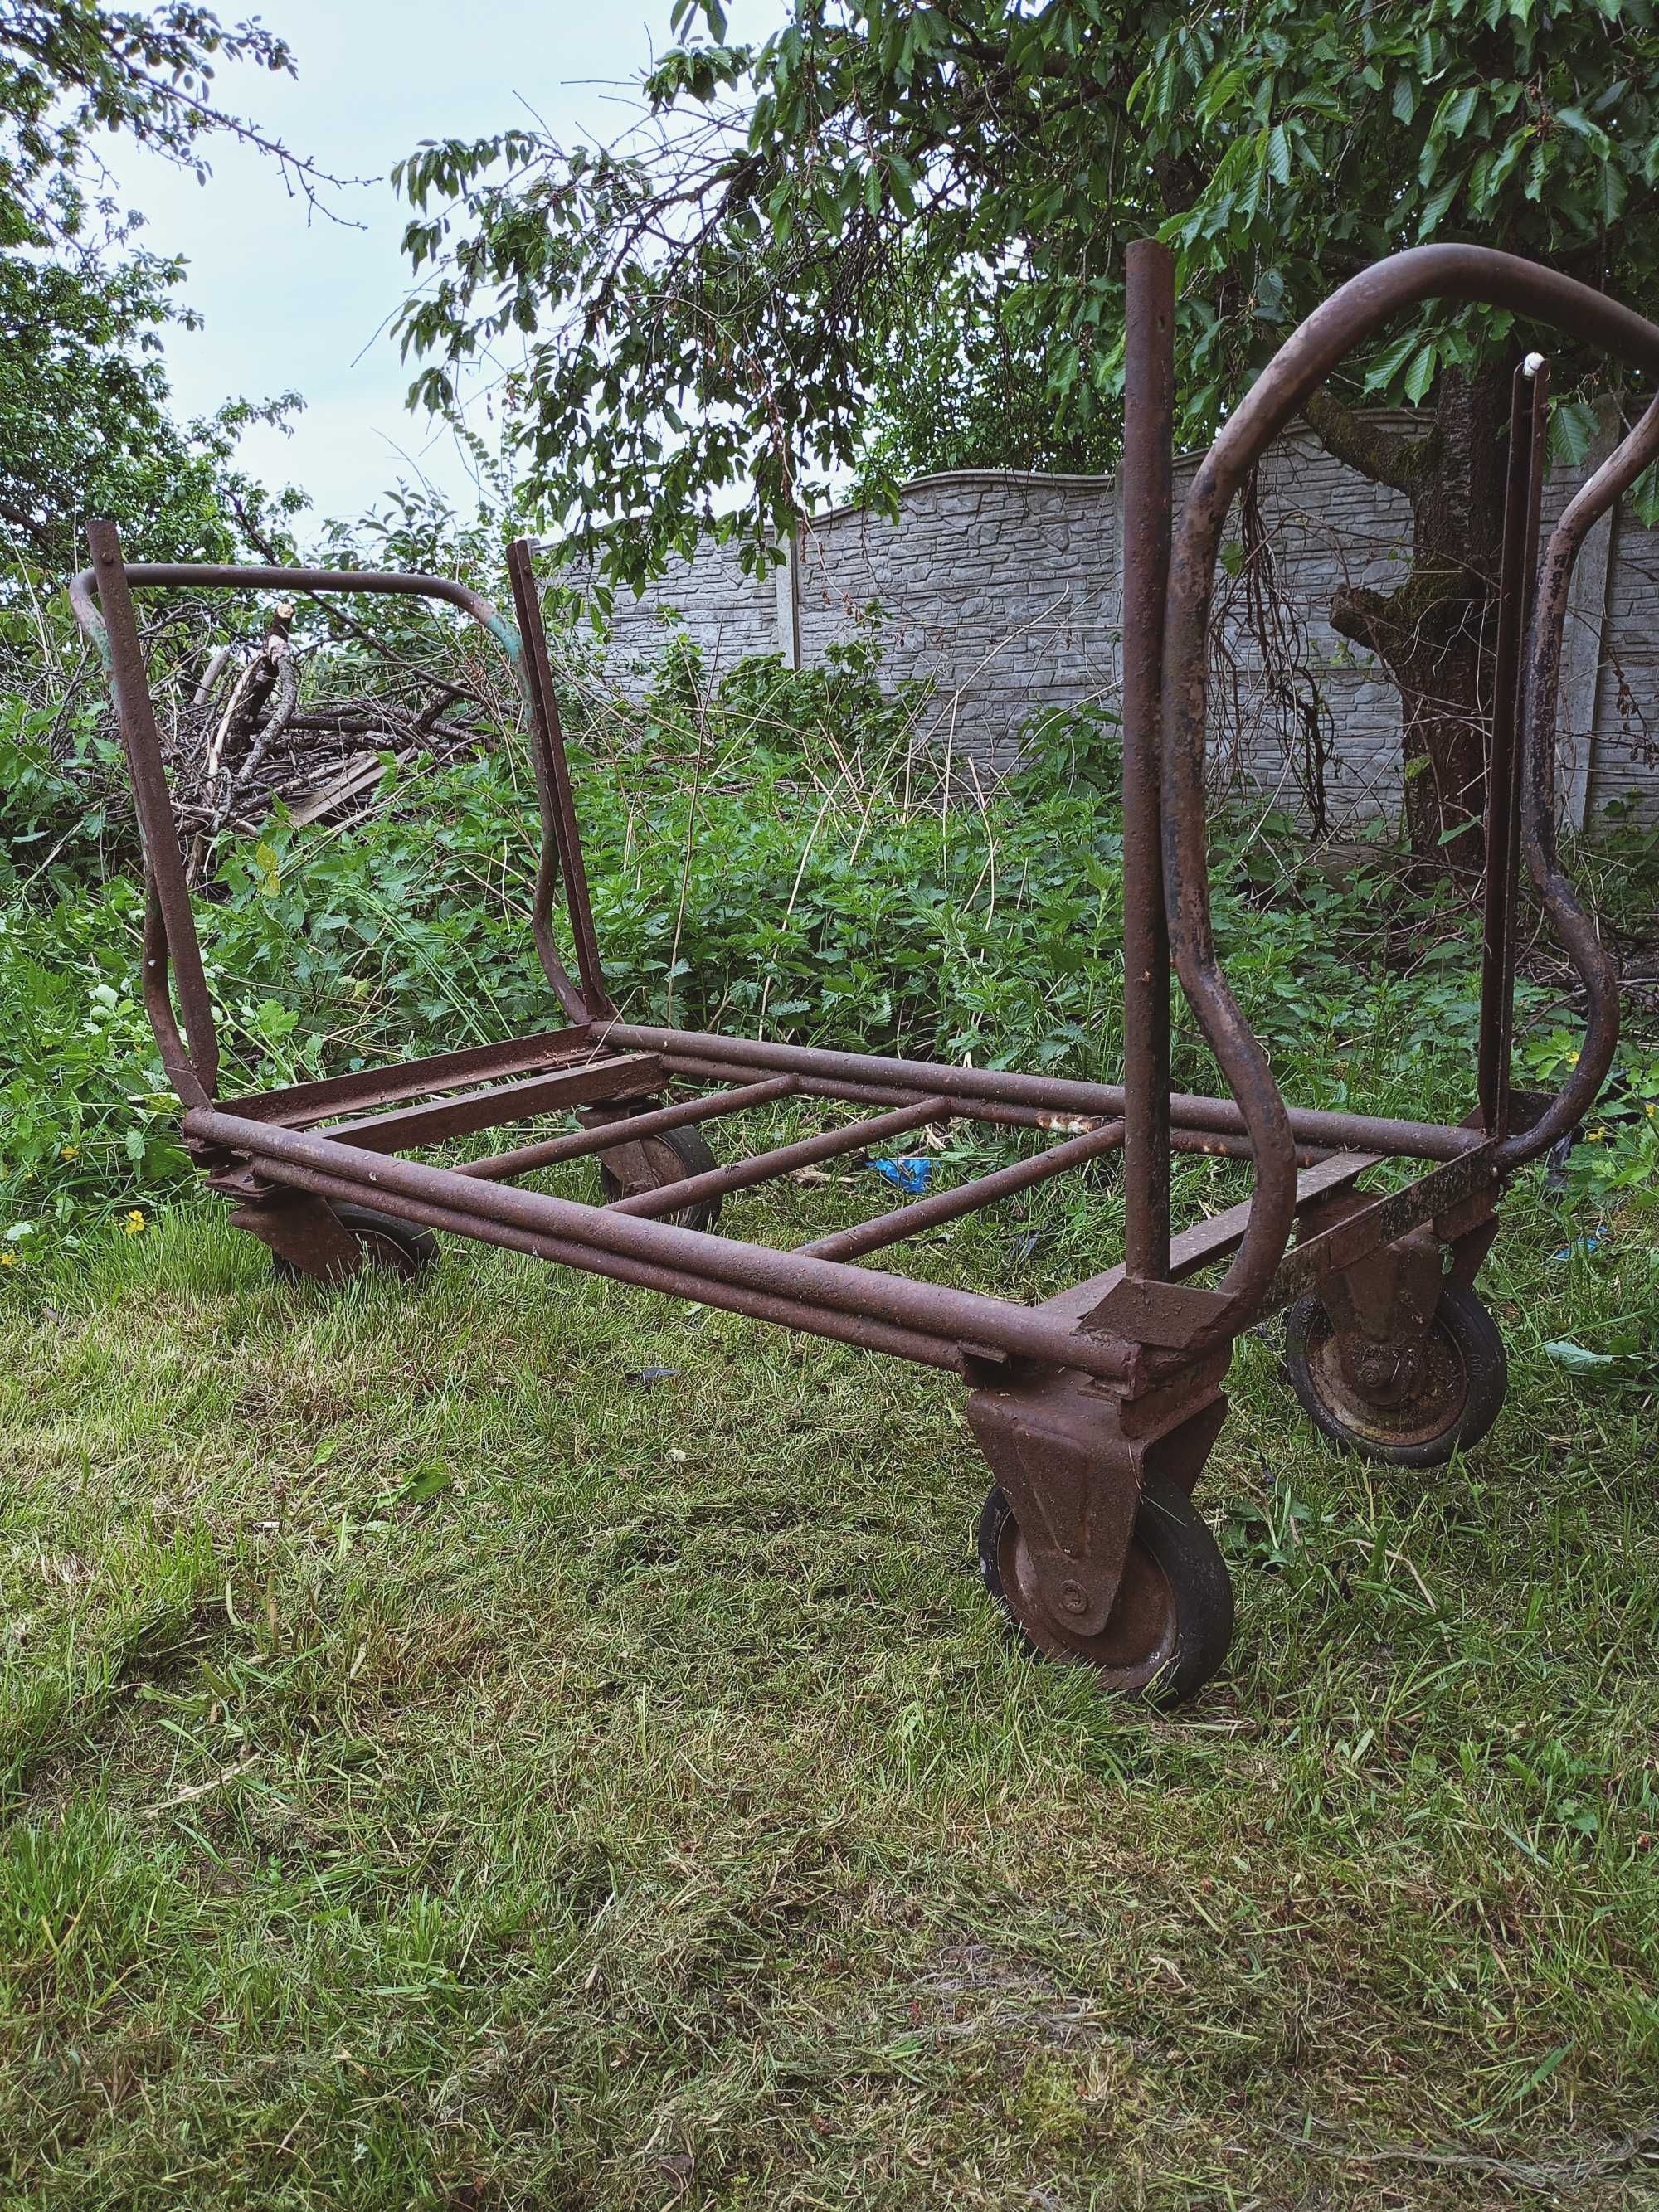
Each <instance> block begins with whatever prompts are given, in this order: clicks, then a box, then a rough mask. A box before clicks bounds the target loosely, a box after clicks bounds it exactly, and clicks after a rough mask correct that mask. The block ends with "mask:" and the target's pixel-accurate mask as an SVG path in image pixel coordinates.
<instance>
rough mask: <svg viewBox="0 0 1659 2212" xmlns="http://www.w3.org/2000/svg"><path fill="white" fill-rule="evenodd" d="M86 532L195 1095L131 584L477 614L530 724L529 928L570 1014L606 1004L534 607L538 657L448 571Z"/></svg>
mask: <svg viewBox="0 0 1659 2212" xmlns="http://www.w3.org/2000/svg"><path fill="white" fill-rule="evenodd" d="M87 535H88V543H89V544H90V547H91V550H92V555H93V563H92V566H91V567H90V568H83V569H82V570H81V571H80V573H79V574H77V575H76V576H74V577H72V578H71V579H70V586H69V598H70V607H71V608H72V610H73V611H74V614H75V617H76V621H77V622H78V623H79V624H80V625H81V628H82V630H84V631H85V633H86V635H88V637H89V638H90V639H91V641H92V642H93V643H94V646H95V647H97V649H98V653H99V657H100V659H101V660H102V661H103V663H104V665H105V667H106V669H107V671H109V677H110V684H111V689H112V691H113V692H114V695H115V707H116V718H117V720H118V724H119V726H120V731H121V738H122V744H123V747H124V749H125V753H126V757H127V765H128V769H129V772H130V774H131V779H132V786H133V797H134V800H135V803H136V805H137V813H138V821H139V827H140V829H141V830H142V832H143V842H144V849H145V875H146V882H147V905H146V920H145V931H144V987H145V999H146V1003H147V1006H148V1009H149V1017H150V1024H151V1026H152V1028H153V1029H154V1030H155V1036H156V1042H157V1043H158V1044H159V1045H160V1047H161V1054H162V1058H163V1060H164V1063H165V1065H166V1066H167V1073H168V1074H169V1076H170V1077H171V1079H172V1080H173V1087H174V1089H175V1090H177V1091H178V1092H179V1096H180V1097H182V1098H183V1099H184V1100H185V1103H186V1104H187V1105H201V1104H204V1103H206V1102H207V1101H208V1099H209V1098H210V1097H212V1096H213V1094H214V1092H215V1091H216V1085H217V1079H218V1043H217V1038H216V1033H215V1029H214V1023H213V1010H212V1006H211V1002H210V998H209V994H208V989H207V983H206V980H205V977H204V974H203V969H202V957H201V947H200V944H199V942H198V940H197V934H196V924H195V918H194V915H193V914H192V912H191V902H190V893H189V890H188V887H187V885H186V884H185V877H184V871H183V869H182V867H181V866H180V865H179V853H178V844H177V833H176V829H175V825H174V821H173V803H172V799H171V796H170V794H169V792H168V789H167V774H166V769H165V766H164V764H163V762H162V758H161V743H160V739H159V737H158V735H157V732H156V729H155V708H154V705H153V703H152V702H151V700H150V696H149V684H148V683H147V681H146V678H145V673H144V665H143V651H142V648H141V647H140V644H139V640H138V631H137V621H136V618H135V617H134V614H133V611H132V599H131V593H132V589H133V587H134V586H141V587H142V586H152V587H161V588H165V587H167V586H184V587H187V588H189V589H191V590H201V591H281V592H383V593H390V594H392V595H395V596H397V597H400V598H405V599H440V600H443V601H445V602H447V604H448V605H451V606H454V607H459V609H460V611H462V612H463V613H464V614H466V615H470V616H471V618H472V620H473V621H474V622H476V623H478V624H479V626H480V627H481V628H482V629H485V630H487V631H488V632H489V635H490V636H492V637H493V638H494V639H495V641H496V643H497V644H498V645H499V646H500V647H501V649H502V651H503V652H504V653H506V655H507V661H508V664H509V665H510V666H511V668H512V671H513V678H514V680H515V681H516V683H517V684H518V686H519V689H520V692H521V693H522V694H523V696H524V699H525V702H526V707H527V708H528V710H529V714H530V721H531V727H532V731H533V732H534V733H535V740H536V787H537V795H538V799H539V801H540V810H541V817H542V852H541V860H540V866H539V868H538V874H537V883H536V893H535V902H534V911H533V914H532V932H533V934H534V937H535V941H536V948H537V951H538V953H539V955H540V957H541V962H542V966H543V969H544V971H545V973H546V975H547V979H548V981H549V982H550V984H551V985H552V987H553V989H554V991H555V993H556V995H557V997H558V1000H559V1003H560V1005H561V1006H562V1008H563V1009H564V1012H565V1013H566V1014H567V1015H568V1018H570V1019H571V1020H572V1021H574V1022H577V1023H586V1022H590V1021H592V1020H595V1019H599V1018H603V1017H604V1016H605V1015H607V1014H609V1013H610V1012H611V1003H610V1000H609V999H608V997H607V996H606V994H605V986H604V981H603V977H602V976H601V975H600V973H599V963H598V951H597V947H596V945H595V944H594V941H593V931H592V917H591V915H589V914H588V911H587V894H586V880H585V878H584V877H583V875H582V873H581V866H580V846H579V845H578V844H577V843H576V842H575V835H576V833H575V823H574V814H572V813H570V811H569V808H568V792H567V804H566V805H565V807H564V809H563V810H562V811H561V809H560V808H559V805H558V803H557V797H556V793H557V790H558V788H560V787H562V785H566V784H568V778H563V777H562V768H563V752H562V740H561V738H560V737H559V732H558V728H557V709H556V706H555V705H554V702H553V696H552V678H551V676H550V673H549V672H548V670H547V667H546V647H545V642H544V639H543V637H542V635H541V631H540V625H539V610H537V611H536V612H537V616H538V620H537V623H536V627H535V632H534V635H533V638H532V640H531V641H530V644H531V646H532V647H533V653H534V659H535V665H533V666H532V653H531V652H530V651H529V650H527V648H526V639H525V637H524V636H523V635H521V634H520V630H519V629H515V628H514V627H513V624H512V623H509V622H507V621H506V620H505V619H504V618H503V617H502V616H501V615H500V614H499V613H498V612H497V611H496V610H495V607H493V606H492V605H490V603H489V600H488V599H485V598H483V595H482V594H481V593H479V592H475V591H473V590H472V589H471V586H468V585H465V584H462V583H459V582H458V581H456V580H455V579H454V578H453V577H450V576H427V575H416V574H409V575H406V574H399V573H398V572H397V571H396V570H387V569H377V568H282V567H272V566H264V567H255V566H252V565H249V566H246V567H244V566H241V565H239V564H235V563H228V562H193V561H131V562H129V561H125V560H124V559H123V558H122V555H121V544H120V537H119V533H118V532H117V530H116V528H115V526H114V525H113V524H112V523H108V522H94V523H92V524H91V525H89V526H88V533H87ZM514 550H515V551H517V550H520V549H518V548H515V549H514ZM516 588H517V580H516V578H515V590H516ZM567 817H568V818H567ZM561 861H562V863H563V868H562V873H563V877H564V880H565V884H566V889H567V894H568V898H569V902H570V907H571V920H572V926H573V928H574V932H575V935H576V941H577V950H578V954H579V958H580V967H581V973H582V982H583V988H581V989H579V988H578V987H577V986H576V985H575V983H574V982H573V981H571V979H570V977H569V975H568V974H567V973H566V971H565V969H564V966H563V963H562V962H561V960H560V958H559V955H558V949H557V946H556V944H555V941H554V938H553V932H552V927H551V907H552V899H553V894H554V891H555V890H556V887H557V884H558V882H559V879H560V874H561V867H560V862H561ZM169 969H171V972H172V975H173V978H174V980H176V982H177V985H178V989H179V1004H180V1008H181V1011H182V1013H183V1017H184V1024H183V1033H182V1035H181V1034H180V1030H179V1024H178V1023H177V1022H176V1021H175V1019H174V1018H173V1004H172V995H171V990H170V987H169V982H168V975H169ZM186 1039H188V1042H185V1040H186Z"/></svg>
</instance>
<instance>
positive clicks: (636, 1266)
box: [260, 1160, 963, 1374]
mask: <svg viewBox="0 0 1659 2212" xmlns="http://www.w3.org/2000/svg"><path fill="white" fill-rule="evenodd" d="M260 1171H261V1173H262V1174H263V1175H264V1176H266V1178H267V1179H268V1180H269V1181H270V1182H276V1183H281V1184H283V1186H284V1187H285V1188H290V1189H294V1190H303V1191H308V1192H310V1193H312V1194H314V1195H315V1196H316V1197H319V1198H325V1199H331V1200H337V1201H338V1202H340V1203H342V1204H344V1205H351V1204H354V1203H356V1202H357V1201H359V1200H361V1199H362V1188H361V1186H360V1185H359V1184H357V1183H356V1182H353V1181H352V1179H351V1178H350V1177H349V1176H337V1175H325V1174H323V1173H322V1172H320V1171H319V1170H317V1169H315V1168H304V1167H298V1166H295V1164H293V1163H292V1162H290V1161H287V1160H266V1161H264V1163H263V1164H262V1166H261V1170H260ZM375 1200H376V1204H377V1205H378V1206H379V1207H380V1211H381V1212H385V1213H391V1214H395V1215H396V1216H397V1218H398V1220H400V1221H413V1222H416V1223H417V1224H418V1225H420V1226H421V1227H422V1228H425V1229H436V1230H441V1231H444V1232H445V1233H446V1234H448V1235H451V1236H456V1237H471V1239H473V1241H474V1242H476V1243H481V1244H495V1245H499V1246H500V1247H501V1249H503V1250H506V1251H509V1252H523V1253H526V1254H528V1255H529V1256H530V1257H531V1258H532V1259H537V1260H548V1261H553V1262H554V1263H555V1264H556V1265H557V1266H562V1267H576V1268H579V1269H585V1270H586V1271H588V1272H590V1273H591V1272H594V1270H593V1269H592V1261H591V1255H590V1256H588V1257H584V1256H583V1255H584V1250H585V1248H584V1247H582V1246H580V1245H574V1244H571V1243H568V1242H567V1241H566V1240H565V1239H563V1238H562V1237H543V1236H538V1235H537V1234H535V1233H534V1232H532V1231H529V1230H523V1229H510V1228H508V1227H507V1225H506V1224H505V1223H504V1222H500V1221H485V1220H480V1219H479V1218H478V1217H477V1214H476V1213H474V1212H472V1210H471V1207H470V1206H468V1207H465V1208H463V1207H461V1206H438V1205H435V1204H434V1203H433V1202H432V1201H431V1200H424V1199H417V1198H406V1197H404V1195H403V1194H401V1193H399V1192H394V1191H384V1190H382V1191H377V1192H376V1194H375ZM603 1273H604V1274H605V1277H606V1278H607V1279H614V1280H616V1281H617V1282H619V1283H632V1284H634V1285H635V1286H636V1287H637V1288H639V1289H641V1290H644V1291H660V1292H661V1293H662V1294H663V1295H664V1296H665V1297H679V1298H691V1299H694V1300H695V1301H696V1303H697V1304H700V1305H707V1306H718V1307H720V1309H721V1310H724V1311H725V1312H727V1313H740V1314H744V1315H747V1316H749V1317H750V1319H751V1320H754V1321H765V1322H775V1323H777V1324H778V1325H779V1326H780V1327H782V1328H795V1329H802V1330H805V1331H806V1332H807V1333H809V1334H811V1335H813V1336H823V1337H829V1339H830V1340H832V1341H834V1342H836V1343H838V1344H852V1345H856V1346H858V1347H859V1349H860V1351H864V1352H884V1353H885V1354H887V1355H888V1356H889V1357H890V1358H895V1359H914V1360H916V1361H919V1362H920V1363H921V1364H923V1365H925V1366H929V1367H944V1368H948V1369H950V1370H951V1371H952V1372H953V1373H957V1374H960V1373H961V1372H962V1369H963V1356H962V1352H961V1350H960V1348H959V1347H958V1346H957V1345H956V1344H954V1343H953V1342H951V1340H950V1339H949V1338H948V1337H942V1336H930V1335H928V1334H927V1333H926V1332H925V1331H923V1330H921V1329H914V1328H900V1327H897V1326H896V1324H894V1323H893V1322H884V1321H876V1320H872V1318H871V1317H870V1316H868V1315H864V1314H850V1313H835V1312H831V1311H830V1310H829V1308H827V1307H825V1306H821V1305H809V1304H805V1303H804V1302H803V1301H801V1300H799V1299H795V1298H785V1297H775V1296H771V1295H769V1294H768V1293H766V1292H764V1291H747V1290H743V1289H739V1288H738V1286H737V1285H733V1284H730V1283H710V1282H708V1281H707V1280H706V1279H704V1278H702V1276H699V1275H690V1274H685V1273H682V1272H680V1271H679V1270H678V1269H675V1268H672V1267H656V1266H653V1265H649V1264H647V1262H645V1261H639V1260H624V1259H621V1258H617V1257H613V1258H611V1259H609V1260H607V1261H606V1262H605V1267H604V1269H603Z"/></svg>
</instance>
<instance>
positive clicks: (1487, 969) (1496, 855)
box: [1475, 362, 1549, 1141]
mask: <svg viewBox="0 0 1659 2212" xmlns="http://www.w3.org/2000/svg"><path fill="white" fill-rule="evenodd" d="M1548 392H1549V370H1548V368H1547V366H1546V365H1545V364H1544V363H1543V362H1539V363H1538V365H1537V367H1536V368H1535V369H1534V370H1533V371H1532V372H1531V373H1530V374H1529V373H1528V368H1527V366H1526V364H1525V363H1524V362H1523V363H1522V366H1521V367H1520V368H1517V369H1516V372H1515V376H1514V380H1513V383H1512V387H1511V391H1510V447H1509V454H1508V460H1507V466H1506V470H1505V477H1506V482H1505V487H1504V491H1505V496H1504V550H1503V559H1502V566H1501V568H1500V570H1499V574H1498V637H1497V641H1496V651H1495V653H1494V655H1493V659H1494V663H1495V665H1494V670H1493V675H1492V732H1491V737H1490V739H1489V741H1488V744H1487V747H1486V884H1485V897H1484V899H1483V902H1482V906H1483V911H1482V914H1481V928H1480V1044H1479V1048H1478V1049H1477V1052H1476V1058H1475V1093H1476V1097H1477V1098H1478V1100H1479V1103H1480V1124H1481V1127H1483V1128H1484V1129H1485V1130H1486V1133H1487V1135H1488V1136H1491V1137H1495V1138H1498V1139H1499V1140H1500V1141H1501V1140H1502V1139H1503V1138H1504V1137H1505V1136H1506V1135H1507V1134H1508V1133H1509V1114H1510V1037H1511V1031H1512V1029H1513V1022H1512V1018H1511V1017H1512V1010H1513V1008H1514V1005H1515V892H1516V874H1517V872H1518V856H1517V841H1518V836H1519V829H1520V769H1521V754H1520V745H1519V732H1520V724H1521V656H1522V640H1523V638H1524V637H1525V635H1527V617H1528V598H1529V595H1530V591H1531V583H1532V579H1533V577H1534V574H1536V572H1537V568H1538V513H1539V502H1540V499H1541V494H1542V490H1543V482H1544V451H1543V448H1544V438H1545V434H1546V431H1547V427H1548V415H1547V396H1548Z"/></svg>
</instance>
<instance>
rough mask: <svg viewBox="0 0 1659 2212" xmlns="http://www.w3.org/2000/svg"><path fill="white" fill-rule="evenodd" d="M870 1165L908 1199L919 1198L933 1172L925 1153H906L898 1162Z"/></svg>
mask: <svg viewBox="0 0 1659 2212" xmlns="http://www.w3.org/2000/svg"><path fill="white" fill-rule="evenodd" d="M870 1164H871V1166H872V1168H873V1169H874V1170H875V1171H876V1173H877V1174H878V1175H884V1176H886V1178H887V1180H888V1182H890V1183H892V1184H894V1185H896V1188H898V1189H900V1190H902V1191H903V1192H904V1194H905V1195H906V1196H907V1197H908V1198H920V1197H921V1194H922V1192H923V1191H925V1190H926V1189H927V1178H928V1176H931V1175H932V1174H933V1162H932V1160H930V1159H929V1158H927V1155H926V1154H925V1153H915V1152H913V1153H908V1154H907V1155H906V1157H905V1158H903V1159H899V1160H872V1161H871V1163H870Z"/></svg>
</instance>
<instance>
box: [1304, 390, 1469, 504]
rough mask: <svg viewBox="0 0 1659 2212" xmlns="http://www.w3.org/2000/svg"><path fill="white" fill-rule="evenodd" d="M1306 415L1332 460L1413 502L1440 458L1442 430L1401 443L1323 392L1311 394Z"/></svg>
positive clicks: (1402, 440) (1397, 436)
mask: <svg viewBox="0 0 1659 2212" xmlns="http://www.w3.org/2000/svg"><path fill="white" fill-rule="evenodd" d="M1302 413H1303V416H1304V420H1305V422H1307V425H1308V428H1310V430H1311V431H1312V432H1313V434H1314V435H1315V437H1316V438H1317V439H1318V441H1319V442H1320V444H1321V445H1322V447H1324V448H1325V451H1326V452H1327V453H1328V454H1329V455H1330V456H1331V459H1333V460H1336V461H1340V462H1341V463H1342V464H1343V465H1344V467H1346V468H1350V469H1356V470H1358V472H1359V474H1360V475H1361V476H1362V477H1370V481H1371V482H1372V483H1380V484H1389V485H1391V486H1392V488H1393V489H1395V491H1401V492H1404V493H1405V495H1406V496H1407V498H1408V499H1410V498H1413V497H1414V496H1415V495H1416V493H1417V492H1418V491H1419V489H1421V487H1422V485H1423V483H1425V480H1426V478H1427V477H1429V476H1430V474H1431V472H1432V471H1433V469H1434V466H1435V464H1436V461H1437V458H1438V452H1439V439H1440V434H1439V432H1438V430H1431V431H1429V432H1428V434H1427V435H1425V436H1424V437H1421V438H1402V437H1401V436H1400V435H1399V434H1398V433H1397V432H1393V431H1389V430H1384V429H1383V428H1381V426H1380V425H1379V424H1377V423H1375V422H1367V421H1366V419H1365V417H1364V416H1363V415H1360V414H1357V413H1356V412H1355V410H1353V409H1352V407H1345V406H1344V405H1343V404H1342V402H1341V401H1340V399H1334V398H1332V397H1331V395H1330V393H1329V392H1326V391H1324V390H1320V391H1318V392H1314V393H1313V394H1311V396H1310V398H1309V399H1308V400H1307V402H1306V404H1304V407H1303V410H1302Z"/></svg>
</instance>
